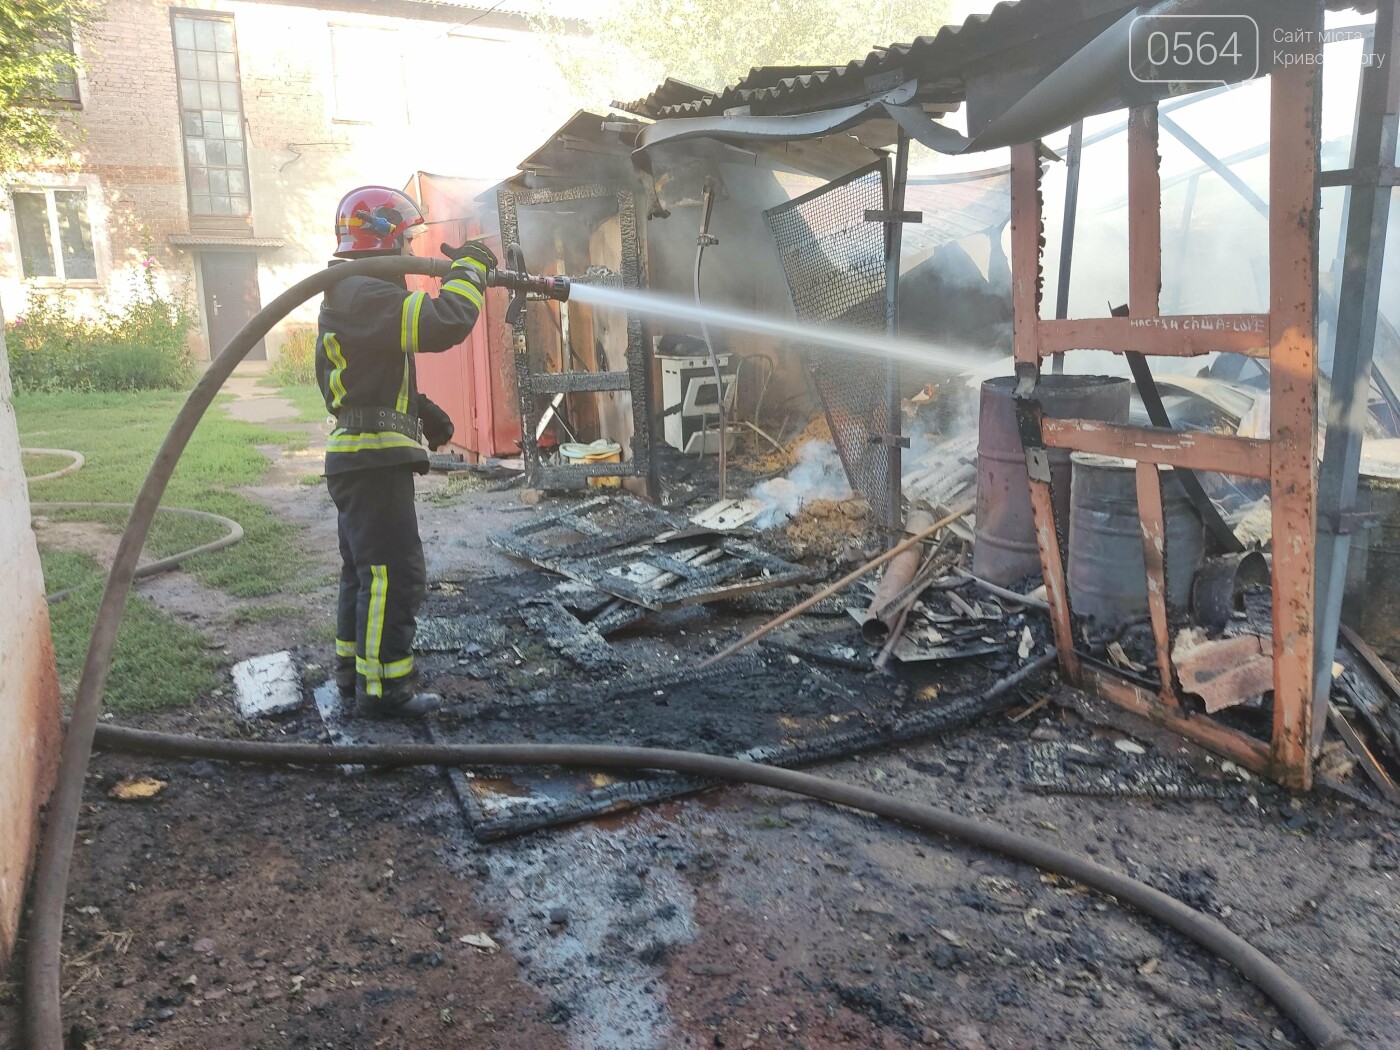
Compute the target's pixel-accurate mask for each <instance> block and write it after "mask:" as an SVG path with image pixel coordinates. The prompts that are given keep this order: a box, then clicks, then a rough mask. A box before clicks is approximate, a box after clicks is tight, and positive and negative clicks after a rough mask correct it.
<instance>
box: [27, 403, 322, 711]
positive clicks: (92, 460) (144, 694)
mask: <svg viewBox="0 0 1400 1050" xmlns="http://www.w3.org/2000/svg"><path fill="white" fill-rule="evenodd" d="M220 400H221V401H225V402H226V401H227V398H222V399H220ZM183 402H184V394H182V393H179V392H171V391H143V392H137V393H88V394H79V393H55V394H27V395H17V396H16V397H15V399H14V405H15V411H16V414H17V416H18V421H19V427H20V435H21V442H27V443H31V444H42V445H44V446H45V447H48V448H58V447H62V448H72V449H76V450H78V451H80V452H82V453H83V455H84V456H85V457H86V458H87V463H86V465H85V466H84V468H83V469H82V470H80V471H78V472H77V473H76V474H69V475H67V476H65V477H62V478H55V479H54V480H52V481H43V482H37V483H35V484H33V485H31V486H30V491H29V496H30V499H31V500H33V501H34V502H36V503H42V502H54V503H70V502H94V503H129V502H131V501H132V500H133V499H135V497H136V494H137V491H138V490H139V488H140V486H141V482H142V481H143V480H144V478H145V476H146V472H147V470H148V469H149V468H150V465H151V462H152V460H153V459H154V458H155V455H156V451H157V449H158V448H159V446H160V443H161V441H162V440H163V439H164V437H165V433H166V431H167V429H168V428H169V425H170V422H171V420H172V419H173V418H174V415H175V413H176V412H177V411H178V409H179V407H180V405H181V404H182V403H183ZM305 441H306V436H305V435H304V434H301V433H287V432H284V431H279V430H274V429H269V428H267V427H262V426H258V425H255V424H250V423H244V422H240V421H238V420H232V419H229V418H228V416H227V415H226V414H225V413H224V412H223V411H221V409H220V408H219V407H218V404H217V403H216V405H215V407H214V408H212V409H211V410H210V412H209V413H208V415H206V417H205V418H204V420H203V421H201V423H200V424H199V427H198V429H197V430H196V431H195V434H194V437H193V439H192V440H191V441H190V444H189V447H188V449H187V450H186V451H185V453H184V455H183V456H182V457H181V460H180V464H179V466H178V467H177V468H176V471H175V474H174V476H173V477H172V478H171V481H170V484H169V486H168V487H167V489H166V491H165V495H164V497H163V498H162V500H161V503H162V505H163V506H169V507H188V508H191V509H194V510H204V511H212V512H213V513H215V514H222V515H224V516H225V517H229V518H232V519H233V520H234V521H237V522H238V523H239V524H240V525H242V526H243V529H244V537H243V540H242V542H240V543H238V544H235V545H234V546H233V547H230V548H228V549H226V550H222V551H216V552H214V553H212V554H207V555H203V556H200V557H198V558H194V559H191V560H190V561H188V562H186V563H185V565H184V566H183V568H184V569H185V570H186V571H188V572H190V573H191V574H192V575H193V576H194V577H195V578H196V579H198V580H199V581H200V582H201V583H203V584H205V585H207V586H210V587H216V588H219V589H220V590H223V591H224V592H226V593H228V594H231V595H234V596H236V597H240V598H260V597H266V596H269V595H275V594H285V593H301V592H304V591H305V590H307V589H315V587H316V586H319V585H320V583H321V581H322V579H323V578H324V572H322V571H319V570H318V571H317V572H316V573H314V574H313V573H310V572H308V567H309V566H310V564H311V560H310V559H308V558H307V557H306V556H305V554H304V553H303V551H302V541H301V538H300V533H301V529H300V528H299V527H298V526H295V525H292V524H289V523H287V522H284V521H281V520H279V519H278V518H276V517H275V516H274V515H273V514H272V512H271V511H269V510H268V509H267V508H266V507H265V506H263V505H262V504H261V503H258V502H256V501H254V500H252V499H249V498H248V497H247V496H244V495H242V494H241V493H238V492H235V491H231V490H232V489H233V488H235V487H236V486H239V485H248V484H252V483H255V482H257V481H259V480H260V479H261V478H262V477H263V475H264V474H265V473H266V471H267V467H268V461H267V458H266V457H265V456H264V455H263V453H262V452H260V451H259V450H258V448H257V446H259V445H280V446H282V447H299V446H302V445H304V444H305ZM42 466H45V464H39V463H36V464H35V465H34V466H31V465H29V464H26V471H27V472H29V471H32V472H36V473H43V470H42V469H40V470H35V467H42ZM45 513H47V514H49V515H50V516H51V517H54V518H57V519H72V520H83V521H98V522H102V523H104V524H106V525H107V526H108V527H109V528H111V529H112V530H113V531H120V530H121V529H122V528H123V526H124V525H125V523H126V518H127V512H126V511H125V510H114V511H100V510H92V509H83V510H71V511H52V512H45ZM223 532H224V530H223V527H222V526H220V525H218V524H216V523H213V522H206V521H200V520H198V519H191V518H186V517H183V516H181V515H173V514H157V516H156V521H155V524H154V525H153V526H152V529H151V534H150V537H149V538H148V540H147V543H146V552H147V553H148V554H150V555H152V556H156V557H162V556H165V555H169V554H175V553H177V552H179V551H183V550H189V549H190V548H192V547H195V546H198V545H200V544H202V543H206V542H208V541H209V540H212V539H215V538H217V537H218V536H220V535H222V534H223ZM41 555H42V558H43V565H44V576H45V587H46V589H47V590H48V591H50V592H54V591H58V590H62V589H64V588H67V587H71V586H75V585H81V584H86V586H83V587H82V588H81V590H79V591H78V592H77V593H75V594H74V595H73V596H72V597H71V598H69V599H68V600H66V601H63V602H59V603H57V604H55V605H54V606H53V607H52V609H51V622H52V630H53V637H54V649H55V652H56V655H57V658H58V664H59V669H60V674H61V676H62V677H63V679H64V684H65V688H66V689H71V688H72V687H73V685H74V684H76V678H77V675H78V672H79V671H80V669H81V666H82V661H83V658H84V656H85V654H86V652H87V644H88V637H89V634H90V633H91V630H92V621H93V619H94V617H95V616H96V611H97V605H98V603H99V601H100V600H101V596H102V585H101V581H102V579H103V578H104V575H105V574H104V573H103V572H102V570H101V568H100V566H99V565H98V564H97V563H96V561H95V560H94V559H93V558H92V557H90V556H89V555H86V554H80V553H73V552H69V551H41ZM204 641H205V639H204V636H203V635H202V634H200V633H199V632H198V631H197V630H194V629H193V628H191V627H189V626H188V625H186V624H184V623H182V622H181V621H179V620H177V619H175V618H174V617H171V616H169V615H168V614H166V613H164V612H163V611H161V610H160V609H159V608H157V607H156V606H155V605H153V604H152V603H150V602H149V601H146V600H145V599H142V598H140V597H138V596H133V598H132V599H131V601H130V602H129V603H128V605H127V615H126V619H125V620H124V621H123V623H122V629H121V633H120V636H119V638H118V641H117V652H116V658H115V659H114V662H113V666H112V672H111V676H110V678H109V684H108V700H109V702H110V703H113V704H114V705H115V706H118V707H125V708H126V709H128V710H132V709H150V708H160V707H169V706H172V705H176V704H181V703H189V702H190V701H191V700H192V699H193V698H194V697H197V696H199V695H201V694H203V693H205V692H207V691H208V690H209V689H211V688H213V687H214V686H215V685H216V684H217V679H216V677H215V675H214V671H215V670H216V668H217V667H218V661H217V660H215V658H214V657H213V656H211V655H210V654H209V653H208V652H207V651H206V650H205V649H204Z"/></svg>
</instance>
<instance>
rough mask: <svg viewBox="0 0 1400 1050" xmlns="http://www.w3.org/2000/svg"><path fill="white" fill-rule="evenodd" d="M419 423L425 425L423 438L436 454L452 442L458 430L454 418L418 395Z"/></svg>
mask: <svg viewBox="0 0 1400 1050" xmlns="http://www.w3.org/2000/svg"><path fill="white" fill-rule="evenodd" d="M418 422H420V423H422V424H423V438H424V440H426V441H427V442H428V448H430V449H432V450H433V451H434V452H436V451H437V450H438V449H440V448H441V447H442V446H443V445H445V444H447V443H448V442H449V441H451V440H452V434H453V432H454V431H455V430H456V427H454V426H453V425H452V417H451V416H449V415H448V414H447V413H446V412H444V411H443V410H442V409H441V408H439V407H438V406H437V405H435V404H433V403H432V402H431V401H429V400H428V399H427V398H426V397H424V396H423V395H422V394H419V395H418Z"/></svg>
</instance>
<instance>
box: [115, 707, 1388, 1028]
mask: <svg viewBox="0 0 1400 1050" xmlns="http://www.w3.org/2000/svg"><path fill="white" fill-rule="evenodd" d="M97 743H98V745H99V746H101V747H103V748H107V749H110V750H117V751H127V752H132V753H135V754H142V755H154V756H159V757H161V758H186V759H215V760H222V761H228V762H255V763H260V764H264V765H268V764H271V765H278V766H295V765H304V766H342V765H358V766H376V767H379V768H395V767H403V766H428V765H431V766H539V765H548V766H565V767H571V768H580V769H614V770H620V769H626V770H667V771H670V772H674V773H686V774H691V775H694V776H700V777H707V778H710V779H714V780H725V781H730V782H732V783H740V784H757V785H760V786H763V787H770V788H777V789H778V790H780V791H791V792H793V793H794V794H798V795H804V796H806V797H807V798H814V799H819V800H821V801H823V802H829V803H832V804H833V805H838V806H848V807H850V808H851V809H859V810H863V811H864V812H866V813H872V814H874V815H875V816H878V817H884V818H885V819H887V820H895V821H898V822H899V823H901V824H907V825H908V826H910V827H913V828H918V829H919V830H921V831H927V832H930V833H931V834H935V835H942V836H944V837H946V838H950V839H957V840H959V841H961V842H967V843H970V844H972V845H974V846H980V847H982V848H983V849H987V850H991V851H992V852H994V853H1000V854H1001V855H1002V856H1005V857H1010V858H1011V859H1012V860H1019V861H1024V862H1026V863H1028V864H1032V865H1034V866H1035V867H1037V868H1040V869H1041V870H1042V871H1049V872H1055V873H1056V874H1059V875H1065V876H1067V877H1069V878H1072V879H1074V880H1075V881H1076V882H1079V883H1081V884H1083V885H1085V886H1089V887H1091V888H1093V889H1096V890H1099V891H1101V892H1103V893H1107V894H1109V895H1111V896H1113V897H1115V898H1117V899H1118V900H1119V901H1121V902H1123V903H1125V904H1128V905H1131V906H1132V907H1133V908H1136V909H1137V910H1138V911H1140V912H1142V913H1143V914H1145V915H1150V916H1151V917H1152V918H1154V919H1157V920H1159V921H1160V922H1163V923H1166V924H1167V925H1168V926H1170V927H1172V928H1173V929H1175V930H1177V931H1178V932H1179V933H1182V934H1184V935H1185V936H1187V937H1189V938H1191V940H1193V941H1195V942H1196V943H1197V944H1199V945H1201V946H1202V947H1203V948H1206V949H1207V950H1209V951H1211V952H1213V953H1214V954H1215V955H1217V956H1219V957H1220V958H1221V959H1224V960H1225V961H1226V962H1228V963H1229V964H1230V965H1231V966H1233V967H1234V968H1235V969H1237V970H1238V971H1239V972H1240V973H1242V974H1243V975H1244V976H1245V977H1246V978H1248V979H1249V980H1250V981H1251V982H1253V983H1254V985H1255V986H1256V987H1258V988H1259V989H1260V991H1262V992H1263V993H1264V994H1265V995H1267V996H1268V997H1269V998H1270V999H1272V1000H1273V1001H1274V1003H1275V1004H1276V1005H1277V1006H1278V1008H1279V1009H1280V1010H1281V1011H1282V1012H1283V1014H1284V1015H1285V1016H1287V1017H1288V1018H1289V1019H1291V1020H1292V1021H1293V1023H1294V1024H1296V1025H1297V1026H1298V1027H1299V1028H1300V1029H1301V1030H1302V1032H1303V1034H1304V1035H1305V1036H1306V1037H1307V1039H1308V1040H1309V1041H1310V1042H1311V1043H1312V1044H1313V1045H1314V1046H1316V1047H1319V1048H1323V1050H1360V1048H1359V1046H1358V1045H1357V1043H1355V1042H1354V1041H1353V1040H1352V1039H1351V1037H1350V1036H1348V1035H1347V1033H1346V1031H1345V1030H1344V1029H1343V1028H1342V1026H1341V1025H1340V1024H1338V1023H1337V1022H1336V1021H1335V1020H1334V1019H1333V1018H1332V1017H1331V1016H1330V1015H1329V1014H1328V1013H1327V1011H1326V1010H1325V1009H1323V1007H1322V1005H1321V1004H1320V1003H1318V1001H1317V1000H1316V999H1314V998H1313V997H1312V996H1311V995H1309V994H1308V992H1307V990H1306V989H1305V988H1303V986H1302V985H1300V984H1299V983H1298V982H1297V981H1295V980H1293V978H1291V977H1289V976H1288V974H1287V973H1285V972H1284V971H1283V969H1282V968H1281V967H1279V965H1278V964H1277V963H1275V962H1273V961H1272V960H1271V959H1269V958H1268V957H1267V956H1266V955H1264V953H1263V952H1261V951H1259V950H1258V949H1257V948H1255V947H1254V946H1253V945H1251V944H1250V943H1249V942H1248V941H1246V940H1245V939H1244V938H1243V937H1240V936H1238V935H1237V934H1235V933H1232V932H1231V931H1230V930H1229V929H1228V928H1227V927H1226V926H1225V925H1224V924H1223V923H1221V922H1219V921H1218V920H1216V919H1213V918H1211V917H1210V916H1209V915H1205V914H1203V913H1202V912H1199V911H1197V910H1196V909H1194V908H1191V907H1189V906H1188V905H1186V904H1183V903H1182V902H1181V901H1179V900H1177V899H1176V898H1175V897H1171V896H1168V895H1167V894H1165V893H1163V892H1161V891H1160V890H1156V889H1153V888H1152V887H1151V886H1148V885H1147V884H1146V883H1143V882H1139V881H1138V880H1136V879H1133V878H1129V877H1128V876H1127V875H1123V874H1121V873H1120V872H1116V871H1113V870H1111V869H1109V868H1105V867H1103V866H1102V865H1099V864H1095V863H1094V862H1093V861H1091V860H1086V859H1085V858H1084V857H1082V856H1080V855H1079V854H1077V853H1071V852H1069V851H1068V850H1064V849H1060V848H1059V847H1058V846H1052V845H1051V844H1050V843H1048V842H1044V841H1042V840H1040V839H1036V838H1032V837H1031V836H1029V835H1022V834H1020V833H1018V832H1014V831H1008V830H1006V829H1005V828H999V827H997V826H995V825H993V824H987V823H984V822H983V821H980V820H972V819H970V818H968V817H960V816H958V815H957V814H955V813H950V812H948V811H947V810H942V809H938V808H936V807H934V806H925V805H922V804H920V803H917V802H908V801H905V800H904V799H899V798H893V797H891V796H889V795H882V794H880V793H879V792H877V791H870V790H867V789H866V788H859V787H855V786H853V785H851V784H843V783H841V782H840V781H836V780H831V779H828V778H826V777H818V776H813V775H811V774H810V773H799V772H796V771H795V770H791V769H779V768H777V767H775V766H765V765H760V764H758V763H754V762H744V761H740V760H739V759H734V758H722V757H720V756H717V755H703V754H697V753H694V752H690V751H669V750H663V749H660V748H644V747H614V746H610V745H587V744H400V745H371V746H363V745H359V746H328V745H324V744H272V743H265V742H262V741H250V740H209V739H204V738H201V737H192V736H173V735H169V734H166V733H152V732H147V731H144V730H139V729H126V728H122V727H119V726H112V725H101V726H98V728H97Z"/></svg>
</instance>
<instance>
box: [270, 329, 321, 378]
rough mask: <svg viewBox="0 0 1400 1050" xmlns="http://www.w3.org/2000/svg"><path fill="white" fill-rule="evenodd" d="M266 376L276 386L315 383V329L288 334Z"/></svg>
mask: <svg viewBox="0 0 1400 1050" xmlns="http://www.w3.org/2000/svg"><path fill="white" fill-rule="evenodd" d="M267 374H268V376H269V377H271V378H272V379H273V380H274V381H275V382H276V383H277V385H278V386H300V385H303V384H307V383H314V382H316V329H314V328H293V329H292V330H291V331H290V332H288V333H287V338H286V339H284V340H283V341H282V349H281V350H279V351H278V352H277V360H275V361H273V362H272V364H270V365H269V366H268V368H267Z"/></svg>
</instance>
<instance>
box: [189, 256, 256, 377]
mask: <svg viewBox="0 0 1400 1050" xmlns="http://www.w3.org/2000/svg"><path fill="white" fill-rule="evenodd" d="M199 259H200V266H201V268H202V269H203V271H204V319H205V321H206V322H207V323H208V325H209V356H210V357H213V356H214V355H216V354H218V353H219V352H220V351H221V350H223V348H224V347H225V346H227V345H228V341H229V340H230V339H232V338H233V336H234V333H236V332H237V331H238V330H239V329H240V328H242V327H243V326H244V325H245V324H247V323H248V321H249V320H251V319H252V317H253V315H254V314H255V313H257V312H258V311H259V310H260V309H262V301H261V299H259V297H258V259H257V256H256V255H253V254H252V253H251V252H201V253H200V255H199ZM245 360H248V361H266V360H267V346H266V345H265V344H264V343H263V341H262V340H261V339H260V340H258V345H257V346H255V347H253V349H252V350H251V351H249V353H248V356H247V358H245Z"/></svg>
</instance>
